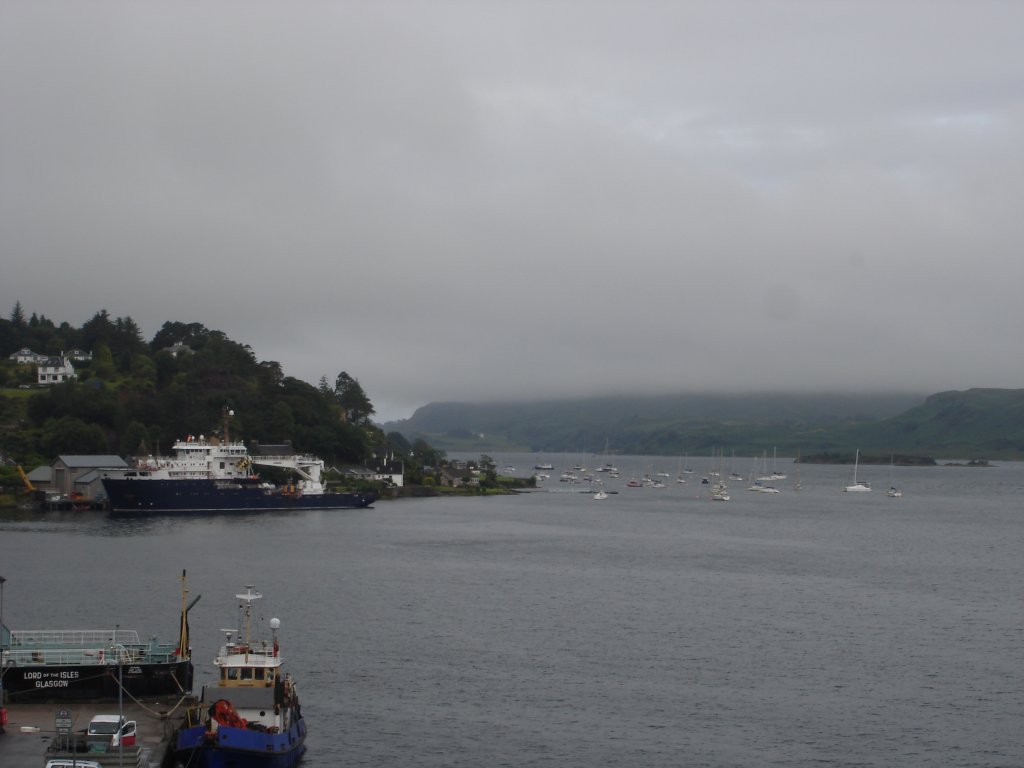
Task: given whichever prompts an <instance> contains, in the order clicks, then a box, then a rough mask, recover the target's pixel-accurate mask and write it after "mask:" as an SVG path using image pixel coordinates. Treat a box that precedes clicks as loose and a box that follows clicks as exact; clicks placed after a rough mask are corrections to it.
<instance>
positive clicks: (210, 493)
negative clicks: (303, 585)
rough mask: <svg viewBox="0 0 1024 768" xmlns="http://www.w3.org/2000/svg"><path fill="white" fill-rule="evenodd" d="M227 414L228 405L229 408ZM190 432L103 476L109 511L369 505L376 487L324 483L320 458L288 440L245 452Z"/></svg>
mask: <svg viewBox="0 0 1024 768" xmlns="http://www.w3.org/2000/svg"><path fill="white" fill-rule="evenodd" d="M228 415H230V412H228ZM223 435H224V437H223V438H217V437H212V438H210V439H207V438H205V437H204V436H202V435H199V436H198V437H195V436H191V435H190V436H188V437H186V438H183V439H180V440H178V441H176V442H175V443H174V448H173V450H174V456H173V457H167V458H152V457H150V458H143V459H137V460H136V461H135V463H134V465H133V466H131V467H129V468H127V469H124V470H109V471H107V472H106V473H105V474H104V476H103V478H102V480H103V488H104V490H105V491H106V494H107V501H108V504H109V506H110V511H111V512H114V513H121V514H138V513H154V514H173V513H215V512H252V511H261V510H265V511H270V510H300V509H345V508H360V507H368V506H370V505H371V504H373V502H374V501H376V500H377V494H375V493H346V492H333V491H328V490H327V488H326V486H325V484H324V482H323V480H322V475H323V469H324V462H323V460H322V459H318V458H316V457H315V456H309V455H304V454H299V453H296V452H294V451H291V449H290V446H275V447H274V450H271V451H261V452H259V453H255V452H254V453H250V452H249V450H248V449H247V448H246V446H245V444H244V443H241V442H237V441H236V442H232V441H231V440H230V439H228V431H227V419H226V418H225V426H224V431H223ZM257 466H265V467H277V468H279V469H285V470H288V471H289V472H290V473H291V474H292V475H293V476H294V477H296V478H297V479H296V481H295V482H289V483H286V484H283V485H275V484H273V483H270V482H267V481H266V480H264V479H262V478H261V477H260V476H259V475H258V474H256V473H255V471H254V468H255V467H257Z"/></svg>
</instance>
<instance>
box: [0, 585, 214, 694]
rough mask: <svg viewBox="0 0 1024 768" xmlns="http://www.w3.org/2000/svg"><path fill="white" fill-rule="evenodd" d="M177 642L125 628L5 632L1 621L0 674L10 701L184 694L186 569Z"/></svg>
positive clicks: (187, 683) (187, 678)
mask: <svg viewBox="0 0 1024 768" xmlns="http://www.w3.org/2000/svg"><path fill="white" fill-rule="evenodd" d="M181 579H182V606H181V627H180V632H179V637H178V642H177V643H160V642H159V641H158V640H157V639H156V638H151V639H150V640H148V641H142V640H140V639H139V633H138V632H136V631H134V630H124V629H41V630H15V631H9V630H8V629H7V628H6V627H2V626H0V635H2V637H0V640H2V642H0V646H2V648H3V652H2V657H0V674H2V676H3V677H2V680H3V690H4V692H5V693H6V698H7V701H8V702H9V703H26V704H27V703H34V702H48V701H56V702H62V701H117V700H118V696H119V692H120V691H121V688H122V686H123V690H124V693H125V694H126V695H128V696H130V697H133V698H135V699H140V700H143V699H163V698H168V697H175V696H183V695H185V694H186V693H189V692H191V690H192V672H193V669H192V652H191V649H190V647H189V640H188V611H189V609H190V608H191V607H192V606H193V605H195V604H196V603H197V602H198V601H199V598H198V597H196V598H195V600H193V601H192V602H191V604H188V605H186V602H185V601H186V595H187V590H186V589H185V573H184V572H182V576H181Z"/></svg>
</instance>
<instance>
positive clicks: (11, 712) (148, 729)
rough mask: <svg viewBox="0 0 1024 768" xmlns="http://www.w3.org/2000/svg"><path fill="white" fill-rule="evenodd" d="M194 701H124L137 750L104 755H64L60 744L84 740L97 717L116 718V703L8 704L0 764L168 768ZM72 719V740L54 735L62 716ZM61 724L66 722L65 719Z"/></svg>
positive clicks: (36, 767) (28, 767)
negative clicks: (50, 762) (84, 763)
mask: <svg viewBox="0 0 1024 768" xmlns="http://www.w3.org/2000/svg"><path fill="white" fill-rule="evenodd" d="M192 703H193V699H192V697H187V698H185V699H180V698H176V699H168V700H161V701H154V702H134V701H132V702H126V703H125V704H124V706H123V712H124V719H125V721H129V720H134V721H135V722H136V723H137V728H138V730H137V733H136V745H135V746H134V747H124V748H122V749H117V748H113V749H108V750H107V751H106V752H103V751H75V752H71V751H66V750H59V749H58V747H59V746H61V745H62V744H64V743H67V742H69V741H70V742H71V743H74V741H76V740H79V739H84V737H85V731H86V729H87V728H88V727H89V721H90V720H92V718H93V717H95V716H96V715H100V714H107V715H109V714H114V715H116V714H118V704H117V702H116V701H115V702H104V703H98V702H92V701H90V702H63V703H60V702H58V703H48V704H34V703H33V704H8V705H7V725H6V726H5V728H4V730H5V733H3V734H0V765H2V766H5V768H6V767H7V766H10V768H45V766H46V762H47V760H53V759H56V758H62V759H66V760H70V759H71V758H72V757H74V758H75V759H76V760H92V761H94V762H97V763H99V764H100V765H102V766H104V768H108V767H110V768H113V767H114V766H131V768H161V766H168V765H172V764H173V763H172V762H170V760H169V755H168V753H169V748H170V745H171V739H172V738H173V735H174V731H175V730H176V729H177V728H178V726H179V725H180V724H181V722H182V719H183V717H184V714H185V710H186V708H187V707H188V706H190V705H191V704H192ZM62 710H63V712H62ZM62 714H65V715H68V716H70V720H71V727H70V738H65V737H64V735H63V734H62V733H61V734H59V733H58V721H59V718H60V715H62ZM62 722H66V720H63V721H62Z"/></svg>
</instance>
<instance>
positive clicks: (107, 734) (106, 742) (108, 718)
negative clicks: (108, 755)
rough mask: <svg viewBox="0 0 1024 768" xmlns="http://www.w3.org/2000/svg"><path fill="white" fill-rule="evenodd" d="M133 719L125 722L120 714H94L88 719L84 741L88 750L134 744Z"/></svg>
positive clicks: (103, 749)
mask: <svg viewBox="0 0 1024 768" xmlns="http://www.w3.org/2000/svg"><path fill="white" fill-rule="evenodd" d="M135 732H136V726H135V721H134V720H129V721H128V722H125V721H124V720H123V719H122V718H121V716H120V715H96V717H94V718H93V719H92V720H90V721H89V730H87V731H86V732H85V742H86V744H88V745H89V749H90V750H96V751H105V750H106V749H117V748H118V747H120V746H125V747H134V746H135Z"/></svg>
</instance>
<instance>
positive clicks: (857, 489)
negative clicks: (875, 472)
mask: <svg viewBox="0 0 1024 768" xmlns="http://www.w3.org/2000/svg"><path fill="white" fill-rule="evenodd" d="M859 464H860V449H859V448H858V449H857V453H856V455H855V456H854V457H853V481H852V482H851V483H850V484H849V485H844V486H843V490H844V491H846V492H847V493H865V492H867V491H870V490H871V483H869V482H866V481H864V480H858V479H857V467H858V465H859Z"/></svg>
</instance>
